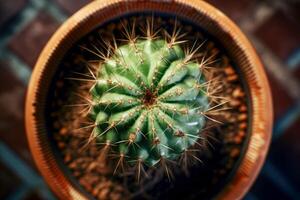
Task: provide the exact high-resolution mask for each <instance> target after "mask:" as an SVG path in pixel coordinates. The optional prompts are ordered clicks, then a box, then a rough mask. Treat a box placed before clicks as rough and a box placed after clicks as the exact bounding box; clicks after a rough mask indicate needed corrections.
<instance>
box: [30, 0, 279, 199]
mask: <svg viewBox="0 0 300 200" xmlns="http://www.w3.org/2000/svg"><path fill="white" fill-rule="evenodd" d="M140 12H159V13H168V14H172V15H176V16H178V17H182V18H185V19H188V20H190V21H192V22H193V23H195V24H199V25H200V26H201V27H202V28H203V29H204V30H205V31H207V32H208V33H209V34H211V35H212V36H213V37H215V38H218V40H219V41H220V43H221V44H222V45H223V46H224V47H225V49H226V51H227V52H228V54H229V55H230V56H231V57H232V58H233V60H234V62H235V63H236V64H237V66H238V67H239V70H240V73H241V75H242V76H243V79H244V80H245V83H246V85H247V90H248V93H249V97H250V99H249V102H250V105H249V106H250V110H251V111H250V115H251V116H250V122H249V124H250V128H249V131H250V132H251V137H250V141H249V144H248V148H247V150H246V154H245V156H244V158H243V159H242V161H241V164H240V166H239V168H238V169H237V171H236V173H235V176H234V177H233V179H232V180H231V182H230V183H229V184H228V185H227V186H226V187H225V188H224V189H223V191H222V192H221V193H220V194H218V195H217V196H216V198H217V199H230V200H231V199H241V198H242V197H243V196H244V195H245V193H246V192H247V191H248V189H249V188H250V186H251V185H252V183H253V182H254V180H255V178H256V177H257V174H258V172H259V171H260V169H261V167H262V165H263V162H264V159H265V157H266V153H267V150H268V146H269V143H270V138H271V129H272V118H273V113H272V100H271V95H270V89H269V85H268V81H267V78H266V75H265V72H264V69H263V67H262V64H261V62H260V60H259V58H258V57H257V55H256V53H255V51H254V49H253V47H252V46H251V44H250V43H249V41H248V39H247V38H246V37H245V36H244V35H243V33H242V32H241V31H240V30H239V28H238V27H237V26H236V25H235V24H234V23H233V22H231V20H230V19H228V18H227V17H226V16H224V15H223V14H222V13H221V12H220V11H218V10H217V9H216V8H214V7H212V6H210V5H209V4H208V3H206V2H204V1H199V0H194V1H193V0H191V1H185V0H174V1H172V2H169V1H156V0H150V1H146V0H143V1H139V0H133V1H122V0H101V1H93V2H91V3H90V4H88V5H87V6H86V7H84V8H83V9H81V10H80V11H78V12H77V13H76V14H75V15H73V16H72V17H71V18H70V19H68V20H67V21H66V22H65V23H64V24H63V25H62V26H61V27H60V28H59V30H58V31H57V32H56V33H55V34H54V35H53V37H52V38H51V39H50V41H49V42H48V44H47V45H46V47H45V48H44V50H43V52H42V53H41V55H40V57H39V59H38V61H37V63H36V66H35V69H34V72H33V75H32V78H31V81H30V85H29V90H28V93H27V100H26V129H27V137H28V140H29V143H30V148H31V151H32V154H33V156H34V160H35V162H36V164H37V166H38V168H39V170H40V171H41V173H42V175H43V176H44V178H45V179H46V181H47V183H48V184H49V185H50V187H51V188H52V190H53V191H54V192H55V194H56V195H57V196H58V197H59V198H61V199H88V198H89V197H88V196H86V194H85V193H84V192H82V191H81V190H79V189H78V188H77V186H75V185H73V184H72V183H71V182H70V181H69V179H68V177H67V176H66V175H65V174H64V173H63V172H62V171H61V169H60V166H59V165H58V163H57V162H56V160H55V156H54V154H53V152H52V149H51V146H50V144H49V142H48V141H47V134H48V133H47V130H46V128H45V123H46V122H45V120H46V119H45V116H44V115H43V113H42V110H43V107H44V106H45V102H46V96H47V91H48V89H49V87H50V82H51V79H52V77H53V76H54V73H55V71H56V68H57V67H58V64H59V62H60V60H61V59H62V57H63V56H64V55H65V53H66V52H67V51H68V50H69V49H70V47H71V46H72V45H73V44H74V43H75V42H76V41H78V40H79V39H80V38H81V37H83V36H84V35H86V34H87V33H89V32H90V31H92V30H93V29H95V28H96V27H98V26H99V25H101V24H103V23H105V22H107V21H109V20H111V19H114V18H117V17H118V16H122V15H124V14H130V13H140ZM153 99H155V98H153V94H151V93H149V94H148V93H146V94H145V99H144V101H145V103H146V104H152V103H153Z"/></svg>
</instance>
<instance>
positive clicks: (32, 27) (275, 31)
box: [0, 0, 300, 199]
mask: <svg viewBox="0 0 300 200" xmlns="http://www.w3.org/2000/svg"><path fill="white" fill-rule="evenodd" d="M87 2H88V0H52V1H51V0H9V1H1V2H0V69H1V73H0V83H1V84H0V109H1V111H2V112H0V138H1V139H0V199H55V197H54V196H53V194H51V192H50V191H49V189H48V187H47V186H46V185H45V183H44V182H43V180H42V178H41V177H40V175H39V174H38V172H37V170H36V168H35V166H34V164H33V160H32V158H31V156H30V153H29V150H28V145H27V142H26V137H25V133H24V122H23V121H24V119H23V112H24V95H25V92H26V87H27V84H28V81H29V77H30V74H31V71H32V68H33V66H34V63H35V61H36V59H37V57H38V55H39V53H40V51H41V49H42V48H43V46H44V45H45V43H46V42H47V40H48V39H49V37H50V36H51V35H52V34H53V32H54V31H55V30H56V29H57V28H58V26H59V25H60V24H61V23H62V22H63V21H64V20H65V19H66V18H67V17H68V16H69V15H71V14H72V13H74V12H75V11H76V10H78V9H79V8H80V7H82V6H84V5H85V4H86V3H87ZM208 2H210V3H211V4H213V5H215V6H216V7H218V8H219V9H220V10H222V11H223V12H224V13H225V14H227V15H228V16H229V17H231V18H232V19H233V20H234V21H235V22H236V23H237V24H238V25H239V26H240V27H241V28H242V30H243V31H244V33H245V34H246V35H247V36H248V37H249V38H250V40H251V41H252V43H253V44H254V46H255V47H256V49H257V51H258V54H259V55H260V57H261V58H262V60H263V62H264V64H265V67H266V70H267V74H268V78H269V80H270V83H271V88H272V92H273V100H274V110H275V124H274V130H273V141H272V145H271V150H270V153H269V156H268V159H267V162H266V164H265V166H264V168H263V170H262V173H261V174H260V176H259V178H258V180H257V181H256V182H255V185H254V186H253V188H252V189H251V191H250V192H249V194H248V195H247V196H246V198H245V199H300V187H299V185H300V170H299V169H300V160H299V158H300V145H299V142H300V135H299V131H300V89H299V88H300V87H299V86H300V22H299V19H300V2H299V1H298V0H238V1H237V0H208Z"/></svg>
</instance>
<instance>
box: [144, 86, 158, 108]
mask: <svg viewBox="0 0 300 200" xmlns="http://www.w3.org/2000/svg"><path fill="white" fill-rule="evenodd" d="M155 93H156V92H152V91H151V90H149V89H146V91H145V94H144V97H143V103H144V105H145V106H148V107H149V106H152V105H153V104H155V102H156V97H157V95H156V94H155Z"/></svg>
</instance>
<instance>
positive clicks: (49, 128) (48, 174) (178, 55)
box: [26, 0, 272, 199]
mask: <svg viewBox="0 0 300 200" xmlns="http://www.w3.org/2000/svg"><path fill="white" fill-rule="evenodd" d="M271 106H272V105H271V99H270V90H269V86H268V82H267V79H266V76H265V73H264V70H263V67H262V65H261V63H260V61H259V59H258V57H257V56H256V53H255V51H254V50H253V48H252V47H251V45H250V44H249V42H248V40H247V39H246V38H245V36H244V35H243V34H242V33H241V32H240V31H239V29H238V28H237V27H236V26H235V25H234V24H233V23H232V22H231V21H230V20H229V19H228V18H227V17H226V16H224V15H223V14H222V13H220V11H218V10H217V9H216V8H213V7H212V6H210V5H209V4H207V3H205V2H203V1H190V2H186V1H183V0H176V1H174V2H172V3H171V2H167V1H163V2H158V1H152V0H151V1H137V0H134V1H129V2H127V1H119V0H105V1H94V2H91V3H90V4H89V5H87V6H86V7H84V8H83V9H81V10H80V11H79V12H77V13H76V14H75V15H74V16H72V17H71V18H70V19H69V20H67V21H66V22H65V23H64V24H63V25H62V26H61V28H60V29H59V30H58V31H57V32H56V33H55V34H54V36H53V37H52V38H51V39H50V41H49V42H48V44H47V45H46V47H45V48H44V50H43V52H42V53H41V55H40V58H39V59H38V61H37V64H36V67H35V69H34V72H33V75H32V79H31V82H30V86H29V90H28V95H27V101H26V127H27V134H28V140H29V143H30V147H31V150H32V153H33V156H34V159H35V161H36V163H37V166H38V168H39V170H40V171H41V173H42V175H43V176H44V177H45V179H46V181H47V183H48V184H49V185H50V187H51V188H52V190H53V191H54V193H55V194H56V195H57V196H58V197H59V198H61V199H166V198H167V199H178V198H179V199H182V198H184V199H199V198H202V199H212V198H216V199H240V198H242V197H243V195H244V194H245V193H246V192H247V190H248V189H249V188H250V186H251V184H252V183H253V181H254V179H255V178H256V176H257V174H258V172H259V170H260V168H261V166H262V164H263V161H264V158H265V156H266V152H267V148H268V145H269V141H270V134H271V127H272V109H271Z"/></svg>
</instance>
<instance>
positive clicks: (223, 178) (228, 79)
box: [47, 16, 249, 200]
mask: <svg viewBox="0 0 300 200" xmlns="http://www.w3.org/2000/svg"><path fill="white" fill-rule="evenodd" d="M130 19H131V20H132V19H133V18H130ZM136 19H137V22H139V20H144V17H143V16H140V17H137V18H136ZM172 23H173V24H174V20H167V19H166V18H155V23H154V24H155V25H156V26H162V27H166V29H168V27H172V26H170V24H172ZM177 24H179V25H181V26H182V27H183V30H182V31H183V32H187V35H186V36H185V38H184V39H187V40H189V41H195V39H199V40H198V41H204V39H205V40H206V41H205V43H204V44H203V47H201V49H202V50H201V51H203V52H206V54H207V55H206V57H207V58H211V60H212V61H213V62H209V63H207V69H206V70H207V71H209V73H207V74H206V78H207V79H208V80H210V79H212V78H216V77H217V78H216V79H217V80H218V81H217V82H216V85H213V87H217V86H220V91H218V92H217V93H216V95H219V94H220V93H221V96H222V98H221V99H219V100H218V103H219V102H221V103H222V102H223V103H224V105H223V107H227V108H230V109H228V110H221V111H219V112H218V113H217V114H216V113H211V114H210V117H211V118H213V119H215V120H217V121H221V122H222V124H219V123H216V122H213V121H211V120H207V121H208V122H207V129H206V131H205V132H204V133H202V135H203V137H205V140H203V141H200V143H201V144H200V145H201V148H200V147H199V148H200V150H201V151H199V152H197V153H196V154H197V155H196V156H197V158H199V159H201V162H199V161H198V160H197V159H189V162H191V163H192V164H190V165H188V167H187V168H186V169H185V170H181V169H179V168H178V167H176V166H173V165H172V164H171V163H170V164H169V167H170V169H171V171H173V174H172V177H170V178H168V176H167V175H166V173H165V170H164V169H163V168H161V167H157V168H150V169H145V171H146V173H143V172H142V174H141V179H140V181H139V182H138V181H137V179H136V177H135V175H134V174H135V172H136V171H134V170H132V169H128V170H126V169H125V172H124V173H120V172H119V171H117V173H115V174H114V170H115V166H116V162H117V160H116V159H114V156H113V155H109V156H104V155H105V154H104V153H105V152H103V151H105V150H103V149H102V148H101V146H100V145H97V144H96V142H95V141H93V140H92V141H89V134H90V132H91V127H89V123H90V122H89V119H88V117H87V116H86V113H87V112H88V107H84V106H75V105H76V104H82V103H84V102H85V100H84V99H83V98H82V95H83V96H84V97H85V96H86V95H87V96H88V90H89V88H90V86H91V84H92V83H90V82H88V81H78V80H74V78H79V79H83V78H85V75H86V74H87V73H88V72H87V67H86V66H87V65H90V66H97V65H98V61H97V60H99V58H97V57H96V56H95V55H93V54H92V53H90V52H87V51H86V50H84V49H83V48H81V47H82V46H84V47H87V48H92V47H91V44H95V45H97V46H99V48H103V47H101V45H100V43H101V40H100V36H99V34H100V35H101V38H103V39H104V40H105V39H110V38H111V35H112V34H114V35H116V37H117V38H120V37H123V36H122V35H121V33H120V30H121V29H122V28H123V27H122V24H121V23H119V22H118V21H115V22H110V23H108V24H105V25H103V26H101V27H99V28H98V29H97V30H94V31H93V32H91V33H89V34H88V35H87V36H86V37H84V38H82V39H81V40H80V41H78V43H77V44H76V45H74V46H73V47H72V48H71V49H70V50H69V52H68V53H67V54H66V56H65V57H64V59H63V60H62V61H61V63H60V66H59V68H58V71H57V74H56V79H54V80H53V83H52V89H51V91H52V92H51V93H50V94H49V101H48V105H49V106H48V110H47V116H48V118H49V120H48V121H49V122H50V123H49V132H50V133H51V134H50V135H51V139H52V140H53V143H54V146H55V147H54V148H56V149H57V151H58V152H59V153H58V154H59V155H58V156H59V158H61V160H62V162H63V163H64V167H63V168H64V170H66V171H67V172H70V174H72V176H73V178H75V180H76V181H78V182H79V184H80V185H81V187H82V188H83V189H84V190H85V191H86V192H87V193H90V194H91V195H92V196H93V197H94V198H95V199H101V200H103V199H112V200H119V199H200V198H201V199H206V198H208V199H209V198H211V197H212V196H213V195H214V194H218V192H219V191H220V190H221V189H222V188H223V187H224V185H226V183H228V181H230V178H231V177H232V174H233V173H234V171H235V169H236V167H237V166H238V165H239V160H240V158H241V157H242V156H243V152H244V150H245V148H246V146H247V138H248V134H247V132H248V131H247V127H248V113H249V112H248V105H247V94H246V92H245V89H244V86H243V84H242V82H241V77H240V76H239V73H238V71H237V66H235V65H234V63H233V62H232V61H231V60H230V57H229V56H228V55H227V54H226V51H224V50H223V49H222V46H221V45H219V43H218V41H217V40H214V39H212V38H210V36H209V35H208V34H206V33H205V32H204V31H203V30H201V29H199V28H198V27H196V26H194V25H193V24H189V23H188V22H185V21H180V20H178V21H177ZM189 45H191V44H189ZM80 46H81V47H80ZM225 101H226V102H227V101H228V103H225ZM215 104H216V103H215ZM72 105H73V106H72ZM84 126H87V127H86V128H82V127H84Z"/></svg>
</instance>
